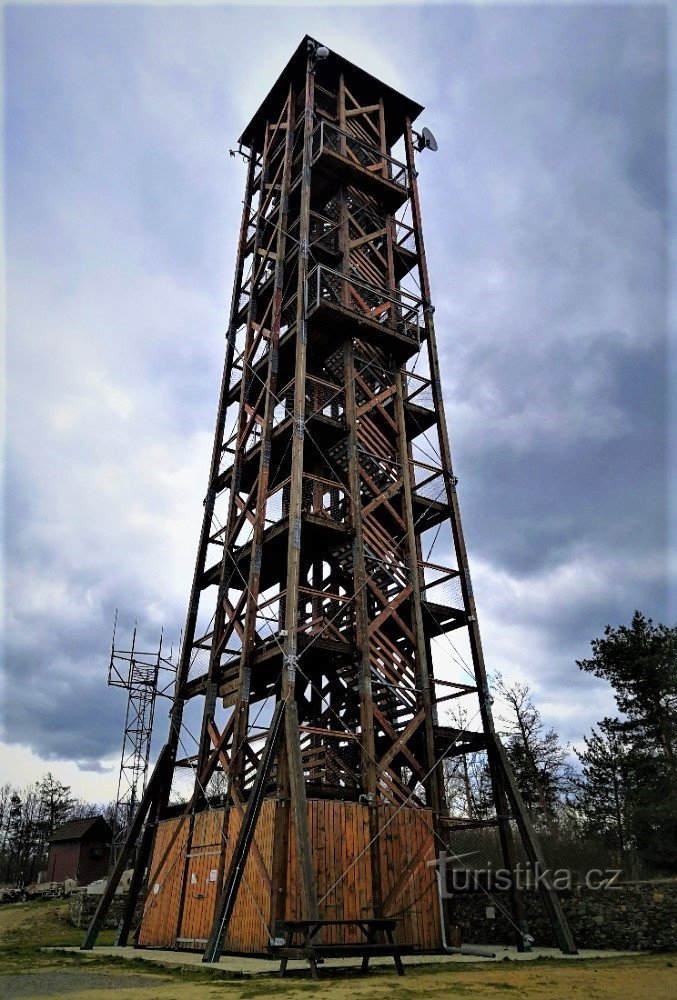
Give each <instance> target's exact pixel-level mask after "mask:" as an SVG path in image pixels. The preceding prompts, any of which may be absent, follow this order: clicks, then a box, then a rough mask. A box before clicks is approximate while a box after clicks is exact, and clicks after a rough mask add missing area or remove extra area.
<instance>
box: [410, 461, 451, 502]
mask: <svg viewBox="0 0 677 1000" xmlns="http://www.w3.org/2000/svg"><path fill="white" fill-rule="evenodd" d="M410 467H411V472H412V476H413V481H412V492H413V493H414V495H416V496H419V497H422V498H423V499H425V500H435V501H438V502H441V503H443V502H444V500H445V486H444V474H443V472H442V469H441V468H440V467H439V466H436V465H426V464H425V463H424V462H411V463H410Z"/></svg>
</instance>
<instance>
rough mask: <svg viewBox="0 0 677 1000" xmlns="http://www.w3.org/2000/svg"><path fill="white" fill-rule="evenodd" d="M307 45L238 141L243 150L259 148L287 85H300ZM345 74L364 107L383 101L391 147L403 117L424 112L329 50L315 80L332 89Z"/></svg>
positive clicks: (302, 44)
mask: <svg viewBox="0 0 677 1000" xmlns="http://www.w3.org/2000/svg"><path fill="white" fill-rule="evenodd" d="M309 41H316V40H315V39H313V38H311V36H310V35H304V37H303V39H302V40H301V42H300V43H299V45H298V48H297V49H296V51H295V52H294V54H293V55H292V57H291V59H290V60H289V62H288V63H287V65H286V66H285V68H284V69H283V70H282V72H281V73H280V75H279V76H278V78H277V80H276V81H275V83H274V84H273V86H272V87H271V89H270V90H269V92H268V94H267V95H266V97H265V98H264V99H263V101H262V102H261V105H260V106H259V109H258V111H256V113H255V114H254V117H253V118H252V120H251V121H250V122H249V124H248V125H247V127H246V128H245V130H244V132H243V133H242V135H241V137H240V142H241V143H242V145H243V146H247V148H250V147H251V146H252V144H254V143H257V144H258V145H260V144H261V142H262V140H263V132H264V129H265V126H266V121H267V120H269V119H270V118H271V117H274V118H275V119H277V115H278V113H279V109H280V105H281V102H282V101H283V100H284V99H285V95H286V91H287V88H288V86H289V84H290V83H294V84H296V85H297V86H298V85H299V84H300V85H303V82H304V79H305V73H306V57H307V52H308V42H309ZM318 44H319V43H318ZM345 70H348V71H349V74H350V90H351V92H352V93H355V91H357V94H355V96H356V97H357V96H359V97H360V99H362V96H364V99H365V100H366V101H367V103H368V102H369V101H370V99H373V97H374V96H375V95H376V94H378V96H379V97H382V98H383V103H384V106H385V122H386V139H387V142H388V145H390V146H392V145H393V143H395V142H396V141H397V140H398V139H399V138H400V136H401V135H402V134H403V133H404V119H405V117H407V116H408V117H409V118H410V119H411V120H412V121H414V119H415V118H417V117H418V116H419V115H420V113H421V112H422V111H423V105H422V104H418V103H417V102H416V101H412V100H411V98H409V97H405V96H404V94H400V92H399V91H397V90H394V89H393V88H392V87H389V86H388V84H386V83H383V81H382V80H379V79H377V78H376V77H375V76H372V74H371V73H367V72H366V70H363V69H360V67H359V66H356V65H355V64H354V63H351V62H350V61H349V60H348V59H344V57H343V56H340V55H338V53H336V52H332V51H331V49H330V50H329V56H328V58H327V59H323V60H322V62H319V63H318V64H317V68H316V79H317V80H318V82H319V83H321V84H322V85H323V86H328V85H329V86H331V85H333V84H336V83H338V78H339V74H340V73H341V71H345Z"/></svg>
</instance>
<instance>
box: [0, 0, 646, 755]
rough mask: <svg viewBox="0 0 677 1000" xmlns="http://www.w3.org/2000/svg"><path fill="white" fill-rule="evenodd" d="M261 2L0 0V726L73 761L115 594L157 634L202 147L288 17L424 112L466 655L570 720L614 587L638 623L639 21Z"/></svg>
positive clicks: (597, 704) (99, 723) (603, 699)
mask: <svg viewBox="0 0 677 1000" xmlns="http://www.w3.org/2000/svg"><path fill="white" fill-rule="evenodd" d="M268 14H269V16H268V17H266V18H265V19H261V17H260V12H258V11H255V10H251V11H249V10H244V9H238V8H232V7H229V8H228V9H225V8H209V9H207V8H205V9H200V8H182V9H177V8H155V9H152V10H151V9H144V10H133V9H129V8H128V9H122V8H116V9H114V8H92V9H87V10H85V9H75V8H73V9H68V10H65V9H64V10H59V11H57V10H56V9H52V10H49V9H44V10H37V9H30V8H25V9H18V8H13V9H11V10H9V11H8V12H7V13H6V17H7V33H6V45H7V66H8V85H7V111H6V128H7V136H8V138H7V143H6V150H5V156H6V178H7V190H8V196H9V202H8V211H7V227H8V228H7V253H8V303H9V304H8V320H9V330H10V340H9V359H8V360H9V375H10V395H9V408H10V427H9V440H8V452H9V459H10V477H9V487H8V505H7V536H6V553H7V562H8V569H9V579H10V585H9V588H8V618H7V624H8V643H7V650H6V664H7V674H8V677H9V678H10V684H9V686H8V688H7V690H8V695H9V697H8V699H7V705H6V712H5V725H6V729H7V734H8V739H10V740H11V741H15V742H17V743H23V742H26V741H30V742H31V745H33V746H34V747H35V749H36V750H37V751H38V752H39V753H40V754H41V755H42V756H44V757H45V759H56V758H57V757H59V756H61V757H64V756H65V757H67V758H69V759H72V760H74V761H77V762H79V764H80V766H81V767H83V768H87V769H94V770H97V769H98V768H99V767H100V766H101V765H100V761H101V760H102V759H104V758H106V757H110V756H115V755H117V752H118V748H119V741H120V737H121V725H122V712H123V708H124V701H123V700H121V699H120V697H118V696H117V695H113V694H111V693H110V692H108V691H107V690H106V688H105V670H106V665H107V658H108V647H109V640H110V627H111V624H112V617H113V611H114V608H115V606H116V605H119V606H120V608H121V612H120V618H121V622H122V621H127V623H131V621H132V620H133V618H134V617H138V618H139V620H140V621H141V622H143V623H144V625H145V626H146V627H147V628H148V633H149V636H153V635H155V634H157V632H158V631H159V628H160V626H161V625H162V624H164V625H165V626H166V628H167V630H168V633H169V634H172V633H173V634H174V635H175V634H176V632H178V629H179V628H180V626H181V623H182V620H183V615H184V611H185V602H186V599H187V596H188V587H189V582H190V575H191V572H192V561H193V556H194V545H195V540H196V537H197V530H198V521H199V517H200V513H201V501H202V497H203V494H204V489H205V483H206V475H207V463H208V456H209V448H210V437H211V433H212V427H213V417H214V407H215V403H216V393H217V389H218V382H219V376H220V372H219V369H220V366H221V363H222V355H223V335H224V330H225V322H226V312H227V308H228V303H229V297H230V281H231V276H232V266H233V256H234V246H235V239H236V233H237V226H238V221H239V211H240V198H241V190H242V186H243V172H242V166H241V164H239V162H238V161H235V160H231V159H230V158H229V157H228V155H227V150H228V147H229V146H232V145H233V143H234V140H235V138H236V137H237V135H238V134H239V131H240V129H241V126H242V125H243V123H244V122H245V121H246V120H247V118H248V116H249V114H250V113H251V112H252V111H253V110H254V108H255V107H256V106H257V104H258V102H259V101H260V99H261V97H262V96H263V91H264V89H265V88H266V86H267V85H268V83H269V82H272V78H273V76H274V75H275V73H277V71H278V69H279V68H280V67H281V66H282V65H283V64H284V62H285V61H286V59H287V58H288V55H289V53H290V52H291V51H292V49H293V48H294V47H295V45H296V44H297V43H298V39H299V38H300V37H301V35H302V34H303V33H304V32H305V31H306V30H310V32H311V33H313V34H315V35H316V36H317V37H319V38H321V39H322V40H323V41H325V42H326V43H327V44H329V45H331V46H332V47H335V48H336V49H337V50H338V51H340V52H342V53H344V54H345V55H346V56H348V57H349V58H352V59H353V60H354V61H356V62H362V63H365V64H367V63H368V64H369V65H370V66H371V68H372V69H373V71H374V72H375V73H376V74H377V75H379V74H380V75H382V76H383V78H384V79H387V80H388V82H390V83H392V84H393V85H395V86H399V87H401V89H403V90H404V91H406V92H409V93H411V95H412V96H413V97H416V98H419V99H421V100H422V101H424V102H425V103H426V104H427V105H428V107H427V110H426V113H425V117H424V118H422V123H427V124H430V125H431V126H432V127H433V129H434V131H435V133H436V134H437V136H438V138H439V139H440V146H441V148H440V152H439V153H437V154H436V155H435V156H432V155H431V154H422V156H421V161H420V170H421V178H420V182H421V188H422V197H423V210H424V223H425V231H426V238H427V246H428V254H429V259H430V264H431V271H432V274H431V276H432V283H433V296H434V300H435V303H436V308H437V312H436V320H437V325H438V336H439V339H440V347H441V351H442V356H443V375H444V381H445V391H446V398H447V407H448V416H449V423H450V431H451V436H452V444H453V448H454V454H455V461H456V470H457V473H458V475H459V476H460V480H461V482H460V487H459V489H460V496H461V502H462V510H463V516H464V523H465V527H466V532H467V537H468V543H469V549H470V556H471V564H472V565H473V567H474V577H475V579H476V589H477V593H478V601H479V608H480V614H481V615H482V622H483V637H484V644H485V647H486V650H487V656H488V659H489V661H490V663H491V664H492V665H494V666H500V667H501V668H502V669H508V668H510V669H513V670H515V671H519V670H521V671H524V672H525V673H526V674H527V676H528V677H529V678H530V680H532V682H533V683H535V684H536V685H538V689H539V696H540V697H542V698H543V700H544V701H546V702H547V705H548V712H547V719H548V721H549V722H555V723H556V724H557V725H558V726H560V729H561V730H562V732H563V734H564V735H565V736H566V737H567V738H569V739H578V738H580V734H581V732H582V731H583V730H584V729H585V728H587V727H589V726H590V725H591V724H592V723H593V722H594V721H595V720H596V719H597V718H598V717H600V714H604V711H608V710H609V708H608V707H603V706H607V705H608V697H609V696H608V692H607V690H606V689H605V688H603V686H601V685H599V684H598V682H596V681H594V680H593V679H591V678H588V677H587V676H583V675H581V674H580V673H579V671H578V670H577V668H576V667H575V665H574V662H573V661H574V659H575V658H576V657H577V656H578V657H580V656H582V655H585V653H586V652H587V649H588V643H589V640H590V638H591V637H592V636H593V635H594V634H596V633H599V632H600V631H601V629H602V628H603V626H604V625H605V624H606V623H607V621H620V620H624V619H627V618H629V616H630V614H631V613H632V611H633V610H634V608H635V607H641V608H642V609H643V610H645V611H647V612H648V613H651V614H653V615H654V616H655V617H657V618H661V617H662V616H664V614H665V565H664V553H665V521H666V511H665V426H666V416H665V403H666V386H665V376H664V353H665V309H666V304H665V298H666V276H665V266H666V265H665V230H666V215H665V213H666V194H665V189H666V165H665V106H666V93H665V88H666V77H665V74H666V67H665V51H664V44H665V30H666V29H665V17H664V11H661V10H659V9H658V8H646V9H636V8H632V7H630V6H627V5H626V6H622V7H621V6H616V7H613V6H611V7H600V8H595V9H592V8H590V7H589V6H587V7H571V6H568V7H567V6H562V7H553V6H543V7H540V8H535V7H532V6H530V7H510V8H508V7H501V6H482V7H478V6H474V7H470V6H450V7H448V8H426V9H421V8H417V9H413V8H412V9H408V8H397V9H392V10H388V11H386V10H383V9H378V10H374V11H370V10H367V9H366V8H364V9H361V8H356V9H353V10H351V12H350V15H348V13H347V12H344V13H343V14H342V16H341V18H336V17H334V16H332V15H331V14H329V13H327V12H325V11H323V10H320V9H318V10H305V11H289V12H287V13H286V14H285V20H284V22H283V20H282V12H281V11H280V10H277V9H270V10H269V11H268ZM254 27H255V29H256V37H257V39H258V43H257V44H258V59H259V63H260V67H259V69H257V72H256V73H255V74H253V75H252V74H251V73H250V52H249V51H248V50H246V48H245V47H244V46H239V45H238V44H236V40H237V39H238V38H240V37H243V34H244V32H245V31H248V30H249V31H251V30H252V29H253V28H254ZM403 38H406V39H407V45H408V51H409V55H410V58H409V59H407V60H403V59H402V58H400V56H401V53H402V39H403ZM445 544H447V545H448V543H445ZM439 557H440V559H441V560H442V559H443V550H440V556H439ZM17 679H18V681H17ZM572 707H573V708H575V709H576V710H575V711H573V712H572ZM159 725H160V726H164V725H165V719H164V714H163V712H160V715H159Z"/></svg>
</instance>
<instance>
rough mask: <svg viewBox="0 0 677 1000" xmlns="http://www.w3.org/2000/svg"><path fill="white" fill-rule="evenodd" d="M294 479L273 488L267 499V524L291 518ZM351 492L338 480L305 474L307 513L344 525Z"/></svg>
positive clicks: (303, 490)
mask: <svg viewBox="0 0 677 1000" xmlns="http://www.w3.org/2000/svg"><path fill="white" fill-rule="evenodd" d="M290 496H291V478H288V479H285V480H284V482H282V483H279V484H278V485H277V486H274V487H273V488H272V489H271V491H270V492H269V494H268V497H267V499H266V525H268V526H270V525H273V524H277V523H279V522H280V521H282V520H283V519H284V518H285V517H288V515H289V500H290ZM349 502H350V501H349V497H348V490H347V489H346V487H345V486H342V485H341V483H337V482H336V481H335V480H331V479H324V478H323V477H322V476H313V475H310V474H309V473H305V474H304V476H303V482H302V486H301V509H302V511H303V513H304V514H310V515H312V516H313V517H320V518H324V519H326V520H328V521H333V522H334V523H335V524H345V523H346V522H347V520H348V517H349V514H350V508H349Z"/></svg>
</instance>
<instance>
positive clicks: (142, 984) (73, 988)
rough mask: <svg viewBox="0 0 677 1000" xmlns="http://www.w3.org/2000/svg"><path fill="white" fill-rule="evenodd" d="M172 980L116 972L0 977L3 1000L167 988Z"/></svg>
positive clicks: (65, 972)
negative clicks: (90, 992)
mask: <svg viewBox="0 0 677 1000" xmlns="http://www.w3.org/2000/svg"><path fill="white" fill-rule="evenodd" d="M171 982H172V980H171V979H165V978H164V977H163V978H159V977H158V976H153V977H152V978H149V977H148V976H144V975H141V976H136V975H133V974H130V973H124V972H123V973H120V974H118V973H115V972H106V973H98V972H76V971H75V970H67V971H64V972H56V971H55V972H48V971H45V972H25V973H23V974H21V975H17V976H11V975H10V976H0V1000H21V998H23V997H39V996H53V995H55V994H59V995H63V996H67V995H68V994H69V993H79V992H80V991H83V992H84V991H85V990H90V991H96V992H97V993H104V992H106V991H108V990H122V989H125V990H142V989H148V987H149V986H151V985H153V986H165V985H167V984H168V983H171Z"/></svg>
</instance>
